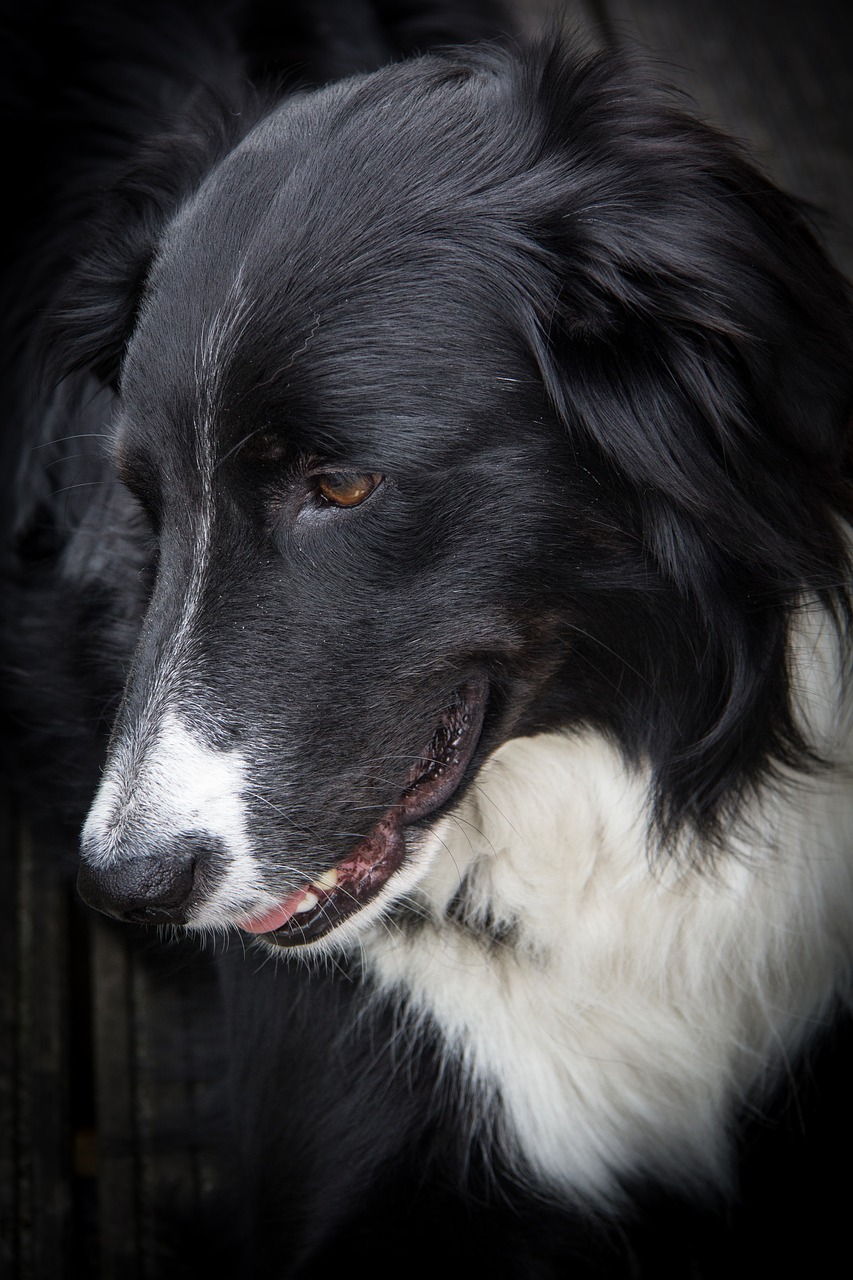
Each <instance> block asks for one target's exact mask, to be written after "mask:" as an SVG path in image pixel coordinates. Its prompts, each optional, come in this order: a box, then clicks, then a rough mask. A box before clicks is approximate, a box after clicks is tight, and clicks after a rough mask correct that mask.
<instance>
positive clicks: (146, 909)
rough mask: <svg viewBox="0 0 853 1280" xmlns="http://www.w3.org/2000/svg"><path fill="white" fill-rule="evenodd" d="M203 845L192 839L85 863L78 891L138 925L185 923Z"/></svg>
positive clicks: (109, 912) (108, 911) (91, 903)
mask: <svg viewBox="0 0 853 1280" xmlns="http://www.w3.org/2000/svg"><path fill="white" fill-rule="evenodd" d="M203 854H204V849H203V848H202V847H201V846H200V845H198V844H197V843H195V842H193V841H192V840H191V839H190V840H188V841H182V842H181V843H179V844H175V845H174V846H173V847H170V848H168V849H166V850H158V851H157V852H156V853H155V852H151V853H146V854H143V855H139V856H136V857H124V858H122V857H118V858H116V859H114V860H113V861H111V862H109V863H106V864H104V865H102V866H97V865H95V866H93V865H92V864H91V863H89V862H84V863H83V865H82V866H81V868H80V871H79V873H78V876H77V891H78V893H79V894H80V896H81V898H83V900H84V901H85V902H88V904H89V906H90V907H95V909H96V910H98V911H103V912H105V913H106V914H107V915H108V916H116V917H117V918H118V919H119V920H127V921H132V922H135V923H138V924H167V923H170V924H185V923H186V920H187V913H188V911H189V907H190V903H191V899H192V895H193V889H194V888H195V884H196V877H197V872H198V868H199V863H200V860H201V857H202V856H203Z"/></svg>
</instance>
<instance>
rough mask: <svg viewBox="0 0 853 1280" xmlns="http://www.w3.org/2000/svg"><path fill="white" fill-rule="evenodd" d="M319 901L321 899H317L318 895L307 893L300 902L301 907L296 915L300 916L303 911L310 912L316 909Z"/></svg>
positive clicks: (295, 912)
mask: <svg viewBox="0 0 853 1280" xmlns="http://www.w3.org/2000/svg"><path fill="white" fill-rule="evenodd" d="M319 901H320V899H319V898H318V897H317V895H316V893H306V894H305V896H304V897H303V898H302V899H301V900H300V903H299V906H298V907H296V909H295V911H294V914H295V915H298V914H299V913H300V912H301V911H310V910H311V909H312V908H313V907H316V905H317V903H318V902H319Z"/></svg>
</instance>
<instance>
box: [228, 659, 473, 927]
mask: <svg viewBox="0 0 853 1280" xmlns="http://www.w3.org/2000/svg"><path fill="white" fill-rule="evenodd" d="M487 692H488V686H487V682H486V681H485V680H483V679H481V680H476V681H472V682H470V683H468V684H466V685H464V686H463V687H462V688H460V689H458V690H457V691H456V693H455V694H454V697H453V699H452V700H451V703H450V705H449V706H448V707H447V708H446V709H445V711H444V712H443V714H442V717H441V719H440V721H439V723H438V725H437V727H436V729H435V731H434V733H433V735H432V738H431V739H430V742H429V743H428V744H427V745H426V747H425V748H424V750H423V751H422V752H421V754H420V756H419V758H418V760H417V761H416V762H415V764H414V765H413V766H412V768H411V769H410V770H409V774H408V777H407V778H406V780H405V784H404V787H403V790H402V793H401V795H400V798H399V800H398V801H397V802H396V803H395V804H394V805H392V806H391V807H390V808H389V809H388V810H387V811H386V812H385V813H384V814H383V815H382V817H381V818H380V819H379V821H378V822H377V823H376V824H375V825H374V827H373V828H372V829H371V830H370V831H369V832H368V833H367V835H366V836H364V838H363V839H362V840H360V841H359V842H358V844H357V845H356V846H355V848H354V849H353V850H352V852H351V853H350V854H348V856H347V857H346V858H344V859H343V860H342V861H341V862H338V863H337V864H336V865H334V866H332V867H329V868H326V869H325V870H324V871H323V872H322V873H321V874H320V875H319V876H318V877H317V878H316V879H313V880H309V881H306V883H305V884H304V885H303V886H301V887H300V888H299V889H297V890H295V891H294V892H292V893H289V894H288V895H287V897H286V898H285V899H283V900H282V901H281V902H280V903H278V904H276V905H275V906H273V907H271V908H267V909H264V910H263V911H262V913H260V914H257V913H254V914H251V915H249V916H248V917H246V918H244V919H242V920H240V921H238V924H239V926H240V928H242V929H243V930H244V931H245V932H247V933H251V934H256V935H259V936H261V937H262V938H263V940H264V941H266V942H268V943H271V944H272V945H274V946H275V947H277V948H282V947H284V948H290V947H303V946H305V945H307V944H311V943H315V942H317V941H318V940H320V939H322V938H325V937H327V936H328V935H329V934H331V933H333V932H334V931H336V930H337V929H338V927H339V926H340V925H341V924H342V923H343V922H345V921H348V920H349V919H350V918H351V917H353V916H354V915H356V914H357V913H360V912H361V911H363V910H364V909H365V908H366V907H370V906H372V905H373V904H374V903H376V904H377V906H378V905H379V904H380V902H382V903H384V902H385V901H387V900H390V899H396V898H397V897H398V896H399V892H401V891H403V890H404V889H405V888H406V887H407V886H408V881H409V879H410V878H411V877H410V876H408V875H407V876H405V877H403V878H402V880H405V882H406V883H405V884H403V882H402V880H400V881H399V883H398V877H397V873H398V872H399V871H400V869H401V867H402V866H403V864H404V863H408V862H409V859H408V857H407V853H408V850H407V840H406V828H407V827H409V826H411V824H413V823H415V822H417V821H419V820H421V819H423V818H426V817H428V816H430V815H431V814H433V813H435V811H436V810H437V809H439V808H440V807H442V806H444V805H445V804H446V802H447V801H448V800H449V799H451V798H452V797H453V796H454V795H455V793H456V792H457V791H458V790H459V789H460V787H461V785H462V782H463V779H464V776H465V772H466V769H467V767H468V765H469V764H470V763H471V760H472V758H473V756H474V753H475V751H476V749H477V745H478V743H479V741H480V736H481V733H482V727H483V719H484V716H485V710H486V702H487ZM411 866H412V864H411V863H410V865H409V869H411ZM392 880H393V883H392ZM370 914H371V916H372V915H373V914H374V913H373V912H371V913H370Z"/></svg>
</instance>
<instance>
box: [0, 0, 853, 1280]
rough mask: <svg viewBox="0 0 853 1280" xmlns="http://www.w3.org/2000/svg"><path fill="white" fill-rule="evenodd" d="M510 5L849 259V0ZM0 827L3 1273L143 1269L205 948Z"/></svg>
mask: <svg viewBox="0 0 853 1280" xmlns="http://www.w3.org/2000/svg"><path fill="white" fill-rule="evenodd" d="M73 8H74V5H73V3H66V4H65V5H57V4H50V3H44V2H42V0H33V3H32V4H31V5H29V6H25V5H24V4H21V3H16V4H15V5H14V6H9V5H5V4H4V5H3V8H2V11H0V12H2V18H3V24H4V25H3V30H2V32H0V34H2V35H3V36H4V37H5V35H6V33H7V31H10V30H11V29H12V27H11V25H10V24H12V23H13V22H14V30H15V33H16V40H15V41H12V40H11V39H5V38H4V39H3V41H2V44H0V54H2V57H3V60H4V62H3V68H2V76H3V87H4V89H5V90H6V91H7V92H6V93H5V94H4V102H5V103H6V104H7V105H6V107H5V108H4V116H5V119H4V125H5V129H4V138H5V141H4V151H3V153H2V159H0V172H5V174H6V179H7V183H6V184H4V185H5V186H6V194H5V195H4V197H3V201H4V205H5V206H6V213H7V230H6V232H5V233H4V234H5V242H6V244H7V246H8V245H11V244H13V243H14V236H13V232H14V229H15V228H16V227H17V228H19V229H20V228H24V227H25V225H26V222H27V218H28V217H29V215H30V213H31V211H32V207H33V202H34V201H36V200H37V199H39V198H40V188H39V184H38V177H37V175H38V168H39V164H40V162H41V157H40V155H39V150H38V147H39V142H38V134H37V133H35V134H34V133H32V132H30V133H27V132H26V131H25V130H22V129H21V128H20V125H21V119H20V116H21V115H22V114H23V115H26V111H27V104H26V102H23V101H21V100H20V91H21V86H22V85H25V86H26V91H27V93H33V92H37V91H38V88H39V74H40V72H39V69H38V66H37V65H35V64H34V65H33V67H32V68H30V69H27V68H26V67H23V68H22V66H21V63H20V56H21V54H20V50H21V46H20V44H19V43H18V42H17V36H18V35H19V34H20V32H21V31H22V30H23V31H25V32H29V33H30V35H31V36H32V37H33V38H34V39H37V40H39V41H41V42H42V45H43V47H45V48H47V47H48V46H50V45H51V33H52V30H53V29H54V27H53V24H56V23H57V17H58V15H59V14H60V13H64V14H67V13H68V12H69V10H72V11H73ZM517 8H518V10H519V12H520V14H521V17H522V20H523V21H524V23H525V24H526V25H528V26H530V27H531V28H535V27H536V26H537V25H538V24H540V23H541V22H543V21H545V20H547V18H548V15H549V13H551V12H552V11H553V10H554V9H555V8H561V9H563V10H564V11H565V12H566V13H567V15H568V16H569V17H570V19H571V20H572V21H573V22H575V23H576V24H577V27H578V29H579V30H580V31H582V32H583V33H584V35H585V37H587V38H589V39H591V40H593V41H596V42H605V43H624V42H627V43H630V44H632V45H634V46H636V47H637V48H639V49H642V50H645V51H646V52H645V54H644V56H646V57H647V58H648V59H649V61H650V62H651V63H652V65H653V68H654V70H655V73H656V74H657V75H658V76H659V77H660V78H662V79H664V80H667V81H669V82H671V83H673V84H675V85H676V86H678V88H679V89H680V90H682V91H684V92H685V94H687V95H689V96H690V98H692V99H693V100H694V101H695V103H696V104H697V106H698V110H699V111H700V112H701V114H703V115H705V116H706V117H707V118H709V119H711V120H712V121H713V122H715V123H717V124H719V125H720V126H722V127H724V128H725V129H727V130H728V131H729V132H731V133H733V134H734V135H735V136H736V137H737V138H739V139H741V140H742V141H743V142H744V144H745V145H746V146H747V147H748V149H749V150H750V152H751V153H752V155H753V157H754V158H755V159H756V160H757V161H758V163H759V164H760V165H761V166H762V167H763V168H764V169H766V170H767V171H768V172H769V174H770V175H771V176H772V177H773V178H774V179H775V180H776V181H777V182H779V183H780V184H781V185H783V186H784V187H786V188H788V189H789V190H790V191H792V192H794V193H795V194H797V195H798V196H800V197H802V198H803V199H805V200H808V201H810V202H812V203H813V204H814V205H815V206H816V217H817V218H818V221H819V223H820V224H821V225H822V227H823V228H824V231H825V236H826V240H827V243H828V245H829V247H830V249H831V251H832V253H833V255H834V256H835V259H836V261H837V262H838V264H839V265H840V266H841V267H842V269H843V270H845V271H846V273H847V274H848V275H851V274H853V78H851V72H850V68H851V65H853V4H851V3H849V2H847V0H586V2H583V3H565V4H563V5H550V4H547V3H543V2H540V0H526V2H523V0H519V3H518V4H517ZM52 57H53V58H54V59H56V58H57V57H58V58H59V60H60V61H61V58H62V49H61V48H58V47H56V46H53V48H52ZM16 96H17V99H18V100H17V101H16ZM28 171H31V172H32V173H33V178H32V182H31V183H28V182H27V181H26V174H27V172H28ZM10 227H11V228H12V232H10V230H9V228H10ZM46 799H47V798H46ZM47 807H48V806H47V804H46V805H45V808H47ZM0 832H2V838H3V850H2V856H0V1068H2V1070H0V1276H2V1277H4V1278H5V1277H10V1278H11V1277H21V1280H68V1278H69V1277H73V1278H74V1280H77V1278H78V1277H80V1278H81V1280H88V1278H89V1277H92V1278H93V1280H94V1278H95V1277H98V1276H100V1277H103V1278H104V1280H109V1278H111V1277H121V1280H149V1278H150V1277H153V1276H155V1275H157V1273H158V1249H159V1239H160V1236H161V1234H162V1231H163V1229H164V1227H163V1224H164V1222H166V1223H167V1224H168V1217H169V1213H168V1211H169V1210H171V1211H174V1216H175V1219H176V1220H180V1221H182V1222H190V1221H193V1220H196V1221H198V1222H199V1223H201V1224H202V1226H201V1230H202V1232H203V1220H204V1213H205V1212H206V1206H207V1205H208V1204H210V1203H215V1191H216V1186H217V1180H218V1177H219V1165H218V1149H217V1145H216V1141H215V1134H216V1118H217V1113H218V1111H219V1108H220V1105H221V1104H220V1099H219V1095H218V1088H219V1085H220V1084H221V1078H222V1071H223V1064H222V1062H221V1061H220V1059H219V1057H218V1043H219V1036H218V1034H217V1033H218V1026H217V1013H216V1009H215V1003H214V1000H213V996H214V978H213V973H212V966H211V965H210V959H209V957H206V956H198V955H197V954H196V953H195V951H194V949H193V948H191V947H186V946H182V945H178V944H169V945H164V944H163V942H162V941H160V940H158V939H157V938H156V937H155V936H153V935H152V934H150V933H145V932H143V931H139V932H134V931H133V930H132V929H130V928H128V927H127V926H113V925H112V924H111V923H110V922H109V921H108V920H106V919H102V918H99V917H95V916H94V914H93V913H90V912H88V910H87V909H86V908H84V907H83V905H82V904H81V903H80V902H79V900H78V899H77V897H76V895H75V893H74V888H73V872H72V871H71V870H70V866H71V862H72V861H73V833H68V832H66V831H62V830H61V829H59V828H57V827H56V826H55V825H54V824H52V823H50V822H48V821H46V820H45V818H44V814H43V813H42V812H41V810H40V809H39V806H38V805H36V806H35V809H34V810H33V808H32V807H31V810H30V812H29V813H28V814H27V815H25V814H24V812H23V804H22V802H21V800H20V799H19V798H18V797H17V796H16V795H15V794H14V793H9V794H7V795H6V796H5V797H4V803H3V807H2V810H0ZM69 851H70V852H69ZM843 1061H846V1059H843ZM844 1069H845V1070H846V1068H844ZM847 1092H848V1089H847V1077H846V1076H841V1075H838V1076H837V1077H836V1079H835V1080H834V1082H832V1081H831V1083H830V1086H829V1093H828V1097H827V1106H826V1108H825V1110H824V1112H823V1114H822V1118H821V1119H819V1120H817V1121H814V1122H813V1121H808V1123H809V1124H812V1125H813V1127H812V1129H811V1131H810V1133H809V1134H807V1138H808V1141H807V1143H806V1144H805V1146H804V1152H805V1153H806V1154H805V1155H804V1159H809V1160H812V1161H814V1166H815V1170H816V1176H818V1177H823V1178H824V1179H825V1178H826V1171H827V1170H826V1167H825V1166H826V1164H827V1162H828V1161H829V1160H831V1159H832V1158H833V1157H834V1156H836V1155H838V1154H840V1155H841V1156H842V1158H843V1155H844V1152H845V1149H846V1146H847V1144H848V1143H849V1142H850V1140H851V1137H853V1113H851V1107H850V1103H849V1102H847ZM803 1123H804V1124H805V1123H806V1121H803ZM832 1180H833V1181H832V1185H833V1187H834V1194H835V1196H836V1200H835V1201H834V1202H829V1201H828V1202H827V1204H826V1213H827V1214H833V1213H838V1214H841V1215H844V1216H846V1212H847V1211H846V1206H847V1204H848V1202H849V1198H850V1196H849V1193H850V1192H851V1191H853V1178H850V1177H849V1175H848V1174H847V1172H846V1170H845V1169H844V1168H843V1166H842V1167H841V1169H840V1170H839V1171H838V1172H837V1173H836V1172H833V1174H832ZM821 1194H823V1193H821ZM788 1209H789V1206H787V1205H786V1204H785V1203H784V1202H780V1204H779V1206H778V1214H779V1226H780V1229H781V1228H784V1230H786V1231H787V1232H788V1233H789V1234H790V1238H791V1242H792V1245H795V1244H796V1243H797V1242H798V1240H797V1233H798V1231H800V1229H801V1230H802V1231H803V1232H804V1233H808V1232H811V1231H812V1230H814V1224H813V1223H809V1224H806V1222H805V1221H804V1222H803V1224H802V1228H800V1226H799V1224H798V1222H797V1221H795V1220H794V1219H793V1218H790V1219H789V1220H786V1214H787V1213H788ZM200 1261H201V1259H200ZM212 1274H215V1264H214V1267H213V1270H212ZM703 1274H706V1273H703ZM707 1274H708V1275H709V1274H710V1273H707ZM729 1274H733V1273H729ZM765 1274H766V1273H765ZM822 1274H825V1273H822ZM697 1275H698V1273H697Z"/></svg>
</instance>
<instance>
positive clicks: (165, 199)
mask: <svg viewBox="0 0 853 1280" xmlns="http://www.w3.org/2000/svg"><path fill="white" fill-rule="evenodd" d="M259 110H260V104H259V103H256V102H254V100H252V101H245V102H244V103H242V104H241V107H240V109H239V110H237V109H236V108H235V106H234V104H233V103H230V102H225V101H221V100H219V99H218V97H217V96H216V94H215V93H214V92H213V91H212V90H207V89H205V90H204V91H200V92H199V93H198V95H197V99H196V103H195V105H194V107H193V108H192V109H190V108H188V109H187V113H186V115H185V116H184V117H183V119H182V121H181V124H180V125H179V126H178V125H176V126H175V127H174V128H172V129H170V128H164V129H163V130H162V131H161V132H160V133H158V134H156V135H153V136H151V137H150V138H148V139H147V140H145V142H144V143H142V144H140V145H139V146H138V147H137V148H136V149H135V151H134V153H133V155H132V158H131V159H130V161H129V162H128V163H127V165H126V166H125V168H124V169H123V171H122V173H121V174H120V175H119V176H118V177H117V178H116V180H115V181H114V182H113V183H112V184H111V185H110V187H109V188H108V189H107V190H105V191H104V192H103V193H102V196H101V199H100V203H99V207H98V209H97V210H96V211H95V212H94V214H93V216H92V217H91V219H90V223H89V227H88V231H87V233H86V242H85V245H84V246H83V247H82V248H81V249H80V251H79V252H78V253H77V255H76V260H75V262H74V263H73V265H72V266H71V268H70V270H69V272H68V274H67V276H66V278H65V280H64V281H63V283H62V284H61V286H60V287H59V289H58V291H57V293H56V295H55V297H54V301H53V305H52V307H51V308H50V310H49V313H48V315H47V317H46V322H45V326H44V333H43V343H44V348H45V350H46V352H47V355H46V361H47V365H48V369H49V371H50V372H51V373H52V374H53V375H54V377H56V378H61V377H64V376H66V375H67V374H69V373H73V372H77V371H80V370H83V369H85V370H87V371H89V372H91V373H94V374H95V376H96V377H97V378H98V379H99V380H100V381H101V382H102V383H104V384H106V385H108V386H111V387H112V388H113V389H117V388H118V384H119V380H120V373H121V364H122V359H123V356H124V352H125V348H126V346H127V342H128V339H129V338H130V335H131V333H132V331H133V327H134V324H135V322H136V318H137V314H138V310H139V307H140V304H141V301H142V297H143V294H144V290H145V282H146V279H147V277H148V273H149V270H150V267H151V263H152V261H153V259H154V256H155V254H156V251H157V246H158V244H159V242H160V238H161V236H162V233H163V230H164V228H165V227H166V225H167V223H168V221H169V220H170V218H171V217H172V216H173V215H174V213H175V212H176V211H177V210H178V208H179V207H180V205H181V204H182V202H183V201H184V200H185V199H187V197H188V196H190V195H191V194H192V192H193V191H194V190H195V189H196V188H197V187H198V185H199V183H200V182H201V180H202V179H203V177H204V176H205V174H206V173H207V172H209V170H210V168H211V167H212V166H213V165H214V164H215V163H216V162H217V161H218V160H219V159H220V158H221V157H222V156H224V155H225V154H226V153H227V152H228V151H229V150H230V149H231V147H232V146H234V145H235V143H236V142H237V141H238V139H239V138H240V137H241V136H242V135H243V133H244V132H245V131H246V129H247V128H248V127H249V125H250V124H251V123H252V122H253V120H254V119H255V118H256V115H257V113H258V112H259Z"/></svg>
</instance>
